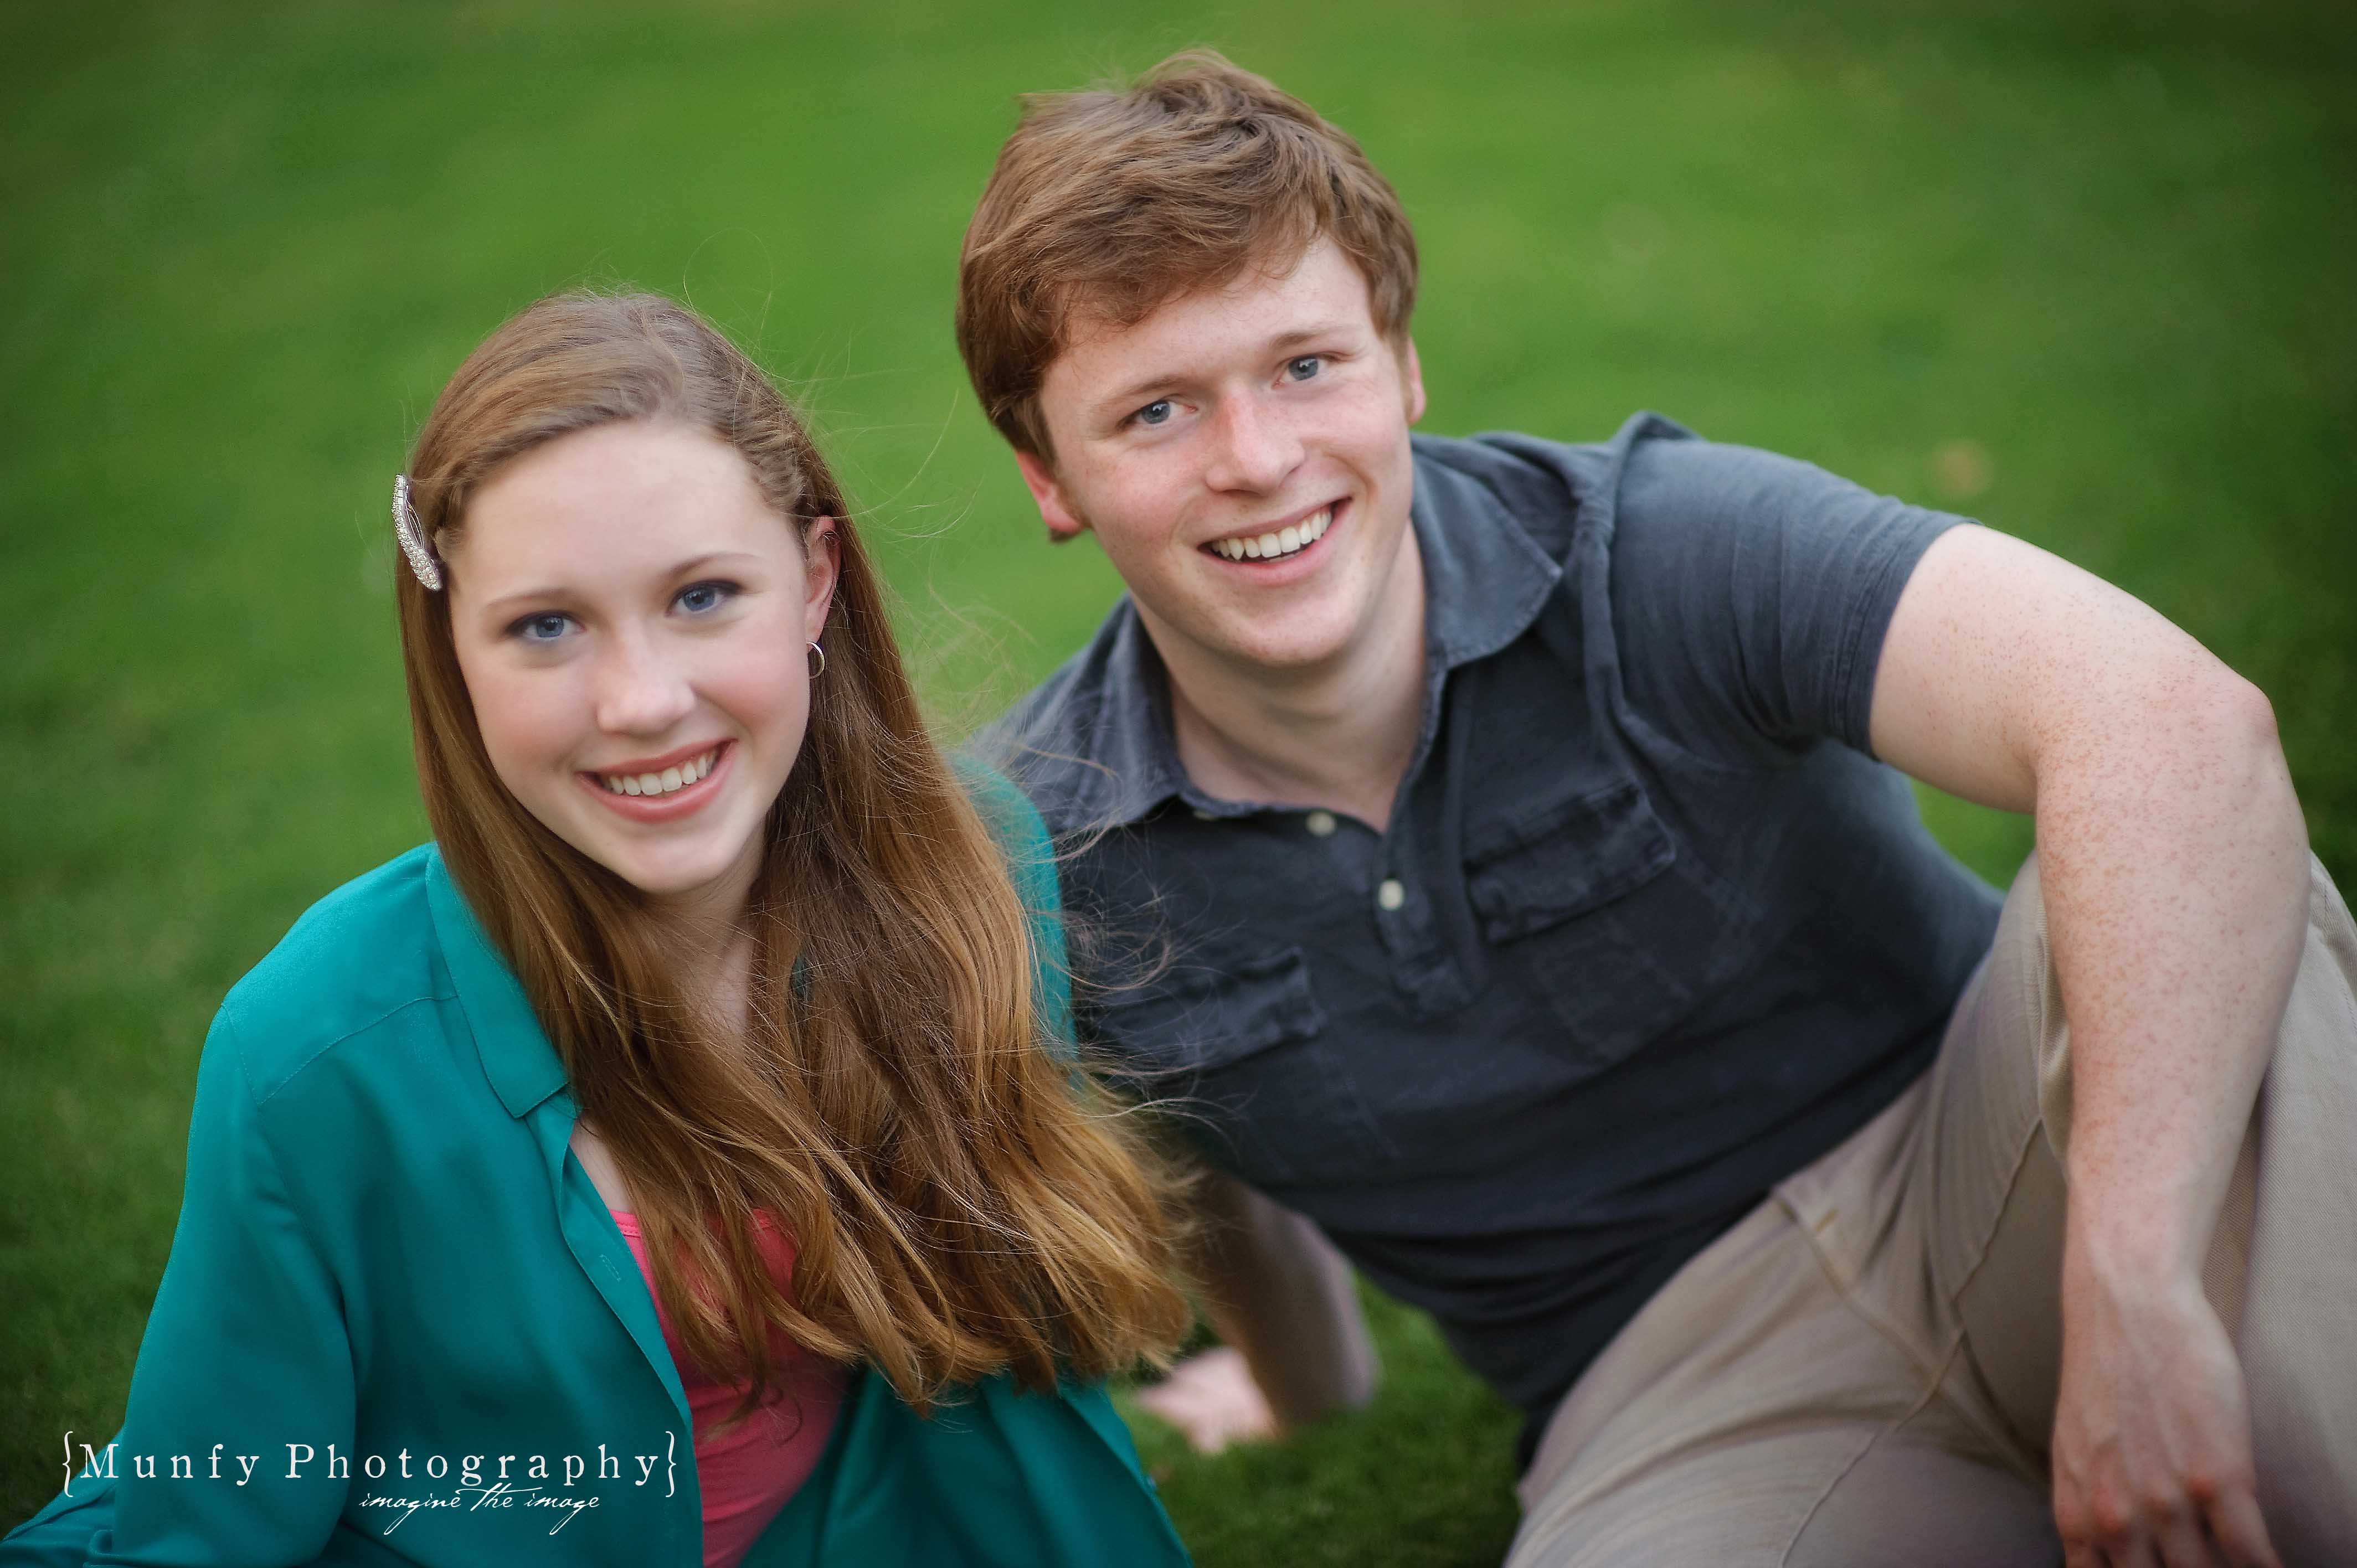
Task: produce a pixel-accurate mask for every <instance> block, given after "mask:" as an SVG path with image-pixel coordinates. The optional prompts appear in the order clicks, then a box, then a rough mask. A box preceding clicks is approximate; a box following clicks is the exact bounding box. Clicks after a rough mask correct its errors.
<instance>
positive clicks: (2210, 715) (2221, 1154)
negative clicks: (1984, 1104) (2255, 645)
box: [2037, 660, 2308, 1279]
mask: <svg viewBox="0 0 2357 1568" xmlns="http://www.w3.org/2000/svg"><path fill="white" fill-rule="evenodd" d="M2048 749H2049V750H2050V752H2051V753H2053V755H2050V756H2048V757H2041V758H2040V762H2041V766H2040V768H2039V770H2038V789H2037V821H2038V839H2039V867H2040V879H2041V883H2042V886H2043V887H2044V890H2045V897H2046V906H2047V911H2048V918H2049V924H2050V938H2051V942H2052V948H2053V953H2054V964H2055V970H2056V972H2057V975H2058V977H2059V979H2060V980H2061V987H2062V999H2063V1007H2064V1012H2065V1015H2067V1016H2068V1017H2069V1019H2070V1021H2071V1059H2072V1106H2073V1109H2072V1127H2071V1144H2070V1176H2071V1207H2072V1232H2073V1237H2072V1240H2073V1243H2074V1245H2076V1246H2078V1247H2080V1248H2082V1249H2084V1250H2085V1256H2086V1260H2087V1262H2089V1263H2090V1264H2093V1265H2094V1266H2098V1267H2102V1268H2104V1269H2106V1270H2113V1271H2128V1272H2130V1273H2137V1274H2144V1273H2149V1274H2150V1275H2152V1276H2153V1277H2156V1278H2158V1277H2162V1276H2164V1275H2167V1276H2173V1277H2176V1278H2179V1279H2184V1278H2187V1277H2190V1275H2192V1274H2194V1273H2198V1271H2199V1269H2200V1265H2201V1256H2202V1253H2203V1251H2205V1250H2206V1248H2207V1246H2208V1244H2209V1240H2210V1236H2211V1231H2212V1228H2213V1226H2214V1224H2215V1222H2216V1219H2217V1215H2218V1210H2219V1207H2220V1205H2221V1203H2222V1200H2223V1197H2224V1194H2225V1190H2226V1185H2227V1182H2228V1179H2229V1177H2230V1176H2231V1174H2232V1171H2233V1163H2234V1157H2235V1152H2236V1150H2237V1148H2238V1147H2239V1145H2240V1144H2241V1142H2242V1138H2243V1134H2244V1127H2245V1125H2246V1123H2247V1122H2248V1121H2249V1118H2250V1111H2251V1105H2252V1102H2253V1100H2254V1098H2255V1094H2256V1092H2257V1089H2258V1084H2259V1081H2260V1079H2262V1078H2263V1077H2264V1076H2265V1074H2266V1064H2267V1058H2268V1055H2269V1052H2270V1050H2271V1048H2272V1047H2273V1044H2274V1040H2275V1036H2276V1028H2277V1026H2278V1025H2279V1024H2280V1023H2281V1021H2282V1017H2283V1009H2284V1004H2285V1000H2286V997H2287V995H2288V993H2289V991H2290V988H2291V982H2292V976H2293V973H2294V972H2295V971H2296V970H2297V968H2298V961H2299V951H2300V941H2301V933H2302V931H2303V929H2304V928H2305V924H2306V911H2307V887H2308V869H2307V850H2308V840H2307V833H2306V831H2305V828H2304V825H2303V823H2302V822H2301V819H2300V813H2299V804H2298V800H2297V798H2296V797H2295V796H2294V794H2293V792H2292V787H2291V779H2290V776H2289V774H2288V772H2287V769H2286V768H2285V765H2284V758H2283V753H2282V750H2281V748H2280V746H2278V745H2277V744H2276V735H2275V724H2274V718H2273V715H2272V714H2271V713H2270V712H2269V711H2268V709H2267V705H2266V700H2265V699H2264V698H2263V697H2261V696H2260V695H2259V694H2258V693H2257V692H2256V691H2255V690H2254V689H2252V688H2251V687H2249V686H2247V685H2246V684H2244V683H2243V682H2240V681H2239V680H2238V679H2236V678H2235V677H2233V675H2232V674H2230V673H2228V672H2226V671H2223V670H2222V669H2216V670H2204V669H2202V668H2201V666H2200V665H2199V664H2198V663H2196V662H2194V661H2191V660H2189V661H2188V663H2187V664H2186V666H2185V667H2183V668H2182V669H2180V670H2179V671H2177V672H2176V673H2175V674H2174V675H2173V676H2170V675H2168V674H2164V675H2162V676H2160V677H2159V678H2157V679H2155V680H2154V681H2153V682H2150V683H2149V684H2148V685H2147V686H2145V687H2144V688H2143V689H2142V690H2140V691H2138V692H2136V693H2133V694H2132V695H2128V696H2126V705H2125V707H2124V708H2115V709H2113V710H2112V711H2110V712H2107V713H2104V714H2090V715H2088V716H2087V717H2086V718H2085V719H2084V721H2083V727H2082V733H2081V734H2079V735H2077V736H2056V737H2053V738H2052V743H2051V745H2050V747H2049V748H2048Z"/></svg>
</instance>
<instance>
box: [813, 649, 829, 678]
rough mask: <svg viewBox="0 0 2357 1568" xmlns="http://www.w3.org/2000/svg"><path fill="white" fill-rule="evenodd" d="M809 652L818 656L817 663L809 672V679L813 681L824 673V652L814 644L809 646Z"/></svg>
mask: <svg viewBox="0 0 2357 1568" xmlns="http://www.w3.org/2000/svg"><path fill="white" fill-rule="evenodd" d="M810 650H811V651H812V652H813V653H815V654H817V655H818V663H817V664H816V665H815V666H813V668H812V670H811V679H812V680H813V681H815V680H817V679H818V678H819V677H820V676H822V675H823V674H825V673H826V650H825V649H823V648H821V647H820V646H819V645H818V644H817V643H815V642H813V643H812V644H811V645H810Z"/></svg>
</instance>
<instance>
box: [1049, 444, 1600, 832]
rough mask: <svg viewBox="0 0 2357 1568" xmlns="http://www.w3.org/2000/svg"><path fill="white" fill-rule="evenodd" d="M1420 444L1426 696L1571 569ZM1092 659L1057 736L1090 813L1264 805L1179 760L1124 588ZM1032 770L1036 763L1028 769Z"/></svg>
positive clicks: (1490, 494) (1415, 514)
mask: <svg viewBox="0 0 2357 1568" xmlns="http://www.w3.org/2000/svg"><path fill="white" fill-rule="evenodd" d="M1420 447H1421V444H1420V442H1419V450H1418V451H1417V454H1416V463H1415V497H1414V499H1413V500H1412V501H1411V502H1410V504H1409V507H1408V523H1409V526H1410V527H1412V528H1413V529H1415V543H1416V550H1417V552H1418V553H1419V554H1420V555H1421V556H1422V558H1423V564H1424V638H1425V662H1426V671H1427V675H1428V678H1429V685H1428V689H1427V692H1426V704H1427V705H1430V704H1431V703H1436V702H1437V700H1438V683H1439V682H1440V680H1441V679H1443V678H1444V677H1445V676H1446V675H1447V674H1448V671H1451V670H1454V669H1456V668H1457V667H1458V666H1459V665H1462V664H1468V663H1470V662H1472V661H1473V660H1477V659H1485V658H1487V657H1489V656H1490V655H1491V654H1492V653H1495V652H1497V651H1498V650H1500V649H1502V648H1504V647H1505V646H1506V645H1507V644H1509V643H1511V642H1512V641H1513V640H1514V639H1516V638H1518V637H1520V636H1522V634H1523V632H1525V631H1527V630H1529V629H1530V626H1531V623H1532V622H1533V621H1534V620H1535V619H1537V618H1538V613H1539V609H1540V607H1542V606H1543V605H1544V604H1545V603H1546V601H1547V596H1548V595H1550V594H1552V593H1554V592H1555V585H1556V583H1558V582H1559V581H1561V580H1562V577H1563V568H1562V566H1560V565H1559V564H1556V562H1555V560H1554V558H1553V557H1551V556H1550V555H1548V553H1546V552H1545V551H1544V550H1543V549H1541V548H1540V546H1539V544H1538V542H1536V541H1535V540H1534V539H1533V538H1532V537H1531V536H1530V533H1529V532H1528V531H1527V530H1525V529H1524V528H1523V525H1522V523H1521V522H1520V521H1518V520H1517V519H1516V518H1515V517H1514V515H1513V513H1512V512H1511V511H1509V510H1507V508H1506V506H1505V503H1504V502H1503V501H1501V500H1500V499H1499V498H1498V495H1497V492H1496V491H1494V490H1492V489H1490V487H1488V486H1487V485H1484V484H1482V483H1481V482H1480V480H1478V479H1475V478H1471V477H1470V476H1469V475H1466V474H1462V473H1459V472H1458V471H1457V470H1456V469H1454V468H1451V467H1447V466H1446V465H1444V464H1441V463H1439V462H1437V461H1434V460H1433V459H1432V458H1431V457H1430V456H1428V455H1427V454H1426V453H1425V452H1424V451H1422V450H1421V449H1420ZM1087 658H1088V661H1089V662H1090V663H1092V664H1094V665H1095V666H1096V670H1095V672H1094V675H1095V678H1094V680H1093V681H1092V682H1089V684H1088V685H1087V686H1086V687H1084V688H1082V690H1081V691H1080V692H1079V693H1076V695H1077V696H1078V699H1079V700H1078V701H1077V702H1075V703H1074V704H1073V708H1074V711H1072V712H1071V713H1069V714H1067V715H1066V717H1065V720H1064V723H1063V725H1060V726H1059V727H1060V734H1059V735H1058V736H1056V737H1055V742H1051V743H1050V744H1051V745H1056V743H1057V742H1060V743H1064V744H1060V745H1056V755H1055V763H1056V767H1055V771H1057V772H1060V773H1062V774H1063V780H1062V782H1063V785H1064V788H1065V790H1066V791H1067V792H1068V793H1069V796H1070V798H1071V800H1072V801H1073V803H1074V805H1075V806H1076V807H1077V808H1078V810H1077V816H1078V817H1079V819H1080V820H1081V821H1083V822H1089V823H1092V824H1094V825H1096V826H1100V827H1118V826H1121V825H1124V824H1125V823H1129V822H1138V821H1141V820H1142V819H1144V818H1145V817H1146V816H1147V815H1148V814H1150V813H1151V812H1153V811H1155V809H1156V808H1157V807H1159V806H1160V805H1161V804H1162V803H1163V802H1164V801H1166V800H1171V799H1173V798H1174V797H1176V798H1179V799H1182V800H1187V801H1189V803H1190V804H1192V805H1193V806H1194V807H1195V808H1196V809H1197V810H1198V811H1204V812H1206V813H1208V814H1211V815H1213V816H1240V815H1243V814H1245V813H1247V812H1249V811H1252V810H1253V809H1254V808H1252V807H1251V806H1249V805H1243V804H1239V803H1237V802H1233V801H1221V800H1211V798H1209V797H1207V796H1204V795H1203V794H1202V793H1201V792H1200V790H1198V789H1195V787H1194V786H1193V784H1192V783H1190V782H1189V779H1188V778H1187V770H1186V769H1185V768H1183V767H1182V766H1180V764H1179V751H1178V746H1177V743H1176V741H1175V740H1174V739H1173V737H1172V733H1171V725H1170V680H1169V674H1168V671H1166V670H1165V669H1164V667H1163V663H1162V657H1161V655H1160V654H1158V653H1157V652H1156V651H1155V648H1154V639H1152V638H1151V637H1150V636H1148V635H1147V634H1146V625H1145V622H1144V621H1142V620H1141V619H1139V618H1138V614H1137V607H1136V606H1135V604H1133V603H1132V602H1131V601H1130V599H1129V597H1128V596H1126V595H1125V596H1123V597H1122V599H1121V601H1120V603H1118V604H1117V605H1115V606H1114V610H1113V613H1112V615H1111V616H1109V617H1108V618H1106V620H1105V624H1104V626H1103V628H1102V629H1101V630H1100V631H1099V632H1098V634H1097V638H1096V640H1095V642H1094V644H1093V646H1092V649H1091V650H1090V653H1089V655H1088V656H1087ZM1026 771H1027V772H1029V773H1031V774H1032V775H1033V776H1034V777H1036V776H1037V771H1038V770H1037V769H1036V768H1030V769H1027V770H1026Z"/></svg>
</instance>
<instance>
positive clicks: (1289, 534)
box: [1211, 507, 1334, 561]
mask: <svg viewBox="0 0 2357 1568" xmlns="http://www.w3.org/2000/svg"><path fill="white" fill-rule="evenodd" d="M1333 521H1334V509H1333V508H1332V507H1328V508H1327V509H1326V510H1323V511H1319V512H1313V513H1312V514H1310V515H1309V516H1308V517H1307V518H1304V519H1303V520H1302V521H1299V522H1297V523H1288V524H1286V526H1285V527H1283V528H1280V529H1278V530H1276V531H1275V532H1273V533H1259V534H1251V535H1244V534H1238V535H1236V536H1235V537H1233V538H1230V539H1214V540H1213V541H1211V549H1212V550H1213V551H1214V552H1215V553H1218V554H1220V555H1222V556H1223V557H1225V558H1226V559H1228V560H1230V561H1274V560H1275V559H1276V558H1277V557H1279V556H1281V555H1292V554H1295V553H1298V552H1300V551H1302V550H1304V549H1306V548H1308V546H1310V545H1312V544H1315V543H1317V542H1318V540H1320V539H1322V538H1324V537H1325V535H1326V530H1327V529H1328V527H1329V526H1330V525H1331V524H1332V523H1333Z"/></svg>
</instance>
